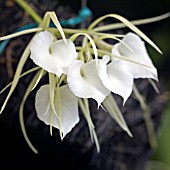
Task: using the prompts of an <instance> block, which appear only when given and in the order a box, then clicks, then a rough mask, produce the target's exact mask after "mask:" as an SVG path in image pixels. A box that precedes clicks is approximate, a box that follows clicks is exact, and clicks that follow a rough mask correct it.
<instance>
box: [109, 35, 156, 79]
mask: <svg viewBox="0 0 170 170" xmlns="http://www.w3.org/2000/svg"><path fill="white" fill-rule="evenodd" d="M122 41H123V42H124V43H125V44H126V45H127V46H128V47H130V48H131V49H132V50H133V52H132V51H131V50H130V49H129V48H127V47H126V46H125V45H124V44H123V43H121V42H120V43H117V44H115V45H114V46H113V49H112V53H113V54H115V55H121V56H123V57H127V58H128V59H130V60H132V61H135V62H138V63H140V64H144V65H146V66H149V67H146V66H142V65H139V64H134V63H130V62H126V64H127V69H128V71H129V72H130V73H131V74H132V75H133V77H134V78H152V79H155V80H158V75H157V70H156V68H155V67H154V65H153V63H152V61H151V59H150V57H149V55H148V53H147V51H146V47H145V44H144V42H143V41H142V40H141V39H140V37H139V36H138V35H136V34H134V33H128V34H127V35H126V36H125V37H124V38H123V39H122ZM124 62H125V61H124Z"/></svg>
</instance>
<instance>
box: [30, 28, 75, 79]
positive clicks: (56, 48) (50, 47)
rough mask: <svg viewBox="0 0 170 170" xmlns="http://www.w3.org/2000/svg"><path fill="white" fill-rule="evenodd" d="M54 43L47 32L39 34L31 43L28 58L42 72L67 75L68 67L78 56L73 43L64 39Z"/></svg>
mask: <svg viewBox="0 0 170 170" xmlns="http://www.w3.org/2000/svg"><path fill="white" fill-rule="evenodd" d="M66 41H67V44H66V43H65V41H64V40H57V41H54V38H53V36H52V34H51V33H50V32H48V31H44V32H40V33H39V34H37V35H36V36H35V37H34V39H33V40H32V42H31V47H30V49H31V55H30V58H31V59H32V60H33V61H34V63H35V64H36V65H38V66H40V67H42V68H43V69H44V70H46V71H48V72H50V73H54V74H56V75H57V76H58V77H60V76H61V74H62V73H65V74H67V69H68V66H69V65H70V64H71V63H72V62H73V61H74V60H75V59H76V58H77V56H78V54H77V52H76V48H75V45H74V43H73V42H72V41H71V40H69V39H66Z"/></svg>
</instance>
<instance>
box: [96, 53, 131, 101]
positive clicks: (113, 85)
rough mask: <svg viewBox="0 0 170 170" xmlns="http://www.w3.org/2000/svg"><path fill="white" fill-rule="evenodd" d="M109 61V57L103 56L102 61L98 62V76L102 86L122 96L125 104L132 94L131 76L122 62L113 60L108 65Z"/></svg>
mask: <svg viewBox="0 0 170 170" xmlns="http://www.w3.org/2000/svg"><path fill="white" fill-rule="evenodd" d="M109 60H110V57H109V56H103V59H102V60H100V61H99V65H98V75H99V77H100V79H101V80H102V82H103V84H104V86H105V87H106V88H108V89H109V90H110V91H112V92H113V93H115V94H118V95H120V96H122V97H123V99H124V103H125V102H126V100H127V99H128V97H129V96H130V94H131V92H132V87H133V76H132V75H131V74H130V73H129V72H127V70H126V65H125V64H124V62H122V61H121V60H114V61H113V62H111V63H109ZM108 63H109V64H108ZM107 64H108V65H107Z"/></svg>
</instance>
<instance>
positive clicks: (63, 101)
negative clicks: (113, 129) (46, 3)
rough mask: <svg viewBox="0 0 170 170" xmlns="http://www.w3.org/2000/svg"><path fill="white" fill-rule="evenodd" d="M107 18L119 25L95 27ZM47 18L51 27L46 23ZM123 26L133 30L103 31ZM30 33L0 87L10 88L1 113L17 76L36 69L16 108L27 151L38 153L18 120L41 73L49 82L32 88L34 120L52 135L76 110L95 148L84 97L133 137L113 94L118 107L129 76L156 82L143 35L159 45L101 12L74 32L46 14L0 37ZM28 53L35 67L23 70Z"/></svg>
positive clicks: (69, 123)
mask: <svg viewBox="0 0 170 170" xmlns="http://www.w3.org/2000/svg"><path fill="white" fill-rule="evenodd" d="M108 17H112V18H115V19H118V20H119V21H121V22H122V23H118V24H111V25H106V26H101V27H100V26H98V27H96V26H97V25H98V23H100V22H101V21H102V20H104V19H105V18H108ZM164 17H165V16H164ZM50 19H51V20H52V21H53V22H54V24H55V25H56V28H52V27H49V23H50ZM159 19H160V18H159ZM150 21H151V19H150V20H149V22H150ZM142 22H143V20H142ZM146 22H148V20H146ZM124 26H127V27H129V28H130V29H131V30H132V31H133V32H132V31H131V32H129V33H127V34H126V35H119V34H109V33H105V31H107V30H109V29H110V28H111V29H114V28H122V27H124ZM32 32H36V34H35V36H34V37H33V38H32V40H31V41H30V43H29V44H28V46H27V47H26V48H25V51H24V53H23V55H22V56H21V59H20V62H19V64H18V67H17V70H16V73H15V76H14V79H13V82H12V83H10V84H9V85H8V86H7V87H5V88H4V89H3V90H2V91H1V92H3V91H4V90H5V89H6V88H8V87H9V86H11V88H10V91H9V94H8V96H7V98H6V100H5V102H4V104H3V106H2V108H1V112H2V111H3V109H4V108H5V106H6V104H7V102H8V100H9V98H10V96H11V94H12V92H13V91H14V89H15V87H16V86H17V83H18V81H19V79H20V78H21V77H23V76H25V75H27V74H29V73H31V72H36V74H35V76H34V78H33V79H32V81H31V82H30V84H29V86H28V88H27V91H26V93H25V95H24V97H23V100H22V103H21V106H20V110H19V112H20V123H21V128H22V131H23V134H24V137H25V139H26V141H27V142H28V144H29V146H30V147H31V149H33V151H35V152H36V153H37V150H36V149H35V148H34V146H33V145H32V144H31V142H30V141H29V138H28V136H27V134H26V130H25V126H24V123H23V122H24V121H23V110H24V103H25V101H26V99H27V97H28V95H29V94H30V92H31V91H32V90H33V89H34V88H35V87H36V86H37V84H38V83H39V81H40V80H41V78H43V77H44V76H45V75H46V74H48V77H49V83H48V84H45V85H42V86H41V87H40V88H39V90H38V91H37V92H36V96H35V109H36V113H37V116H38V118H39V119H40V120H41V121H43V122H44V123H45V124H46V125H50V133H51V135H52V127H55V128H57V129H59V132H60V137H61V139H63V138H64V137H65V136H66V135H67V134H68V133H69V132H70V131H71V130H72V129H73V127H75V125H76V124H77V123H78V122H79V108H80V110H81V111H82V113H83V114H84V117H85V119H86V120H87V124H88V127H89V131H90V135H91V138H92V141H95V143H96V146H97V150H98V151H99V150H100V147H99V143H98V140H97V135H96V133H95V126H94V124H93V121H92V119H91V116H90V110H89V101H88V99H94V100H95V101H96V102H97V105H98V108H99V107H101V108H102V109H104V110H105V111H106V112H108V113H109V114H110V115H111V116H112V117H113V119H115V121H116V122H117V123H118V124H119V125H120V126H121V127H122V129H123V130H125V131H126V132H127V133H128V134H129V135H130V136H132V134H131V132H130V130H129V129H128V127H127V124H126V122H125V120H124V118H123V116H122V114H121V112H120V110H119V108H118V106H117V104H116V101H115V99H114V98H113V95H112V94H113V93H114V94H117V95H119V96H121V97H122V99H123V101H122V105H124V104H125V102H126V101H127V100H128V98H129V96H130V95H131V93H132V91H133V89H134V79H138V78H148V79H153V80H155V81H158V74H157V69H156V68H155V67H154V65H153V63H152V61H151V59H150V57H149V55H148V53H147V50H146V47H145V43H144V41H143V40H142V39H144V40H145V41H146V42H148V43H149V44H150V45H151V46H153V47H154V48H155V49H156V50H157V51H158V52H160V50H159V48H158V47H157V46H156V45H155V44H154V43H153V42H152V41H151V40H150V39H149V38H148V37H147V36H146V35H145V34H144V33H142V32H141V31H140V30H139V29H138V28H137V27H136V26H134V25H133V22H129V21H128V20H127V19H125V18H123V17H122V16H119V15H117V14H109V15H106V16H103V17H101V18H99V19H97V20H95V21H94V22H93V23H92V24H91V25H90V26H89V27H88V28H87V29H82V30H78V29H77V30H76V29H66V28H62V27H61V25H60V23H59V21H58V19H57V16H56V15H55V13H54V12H47V13H46V14H45V17H44V19H43V20H42V23H41V24H40V26H39V27H38V28H34V29H29V30H26V31H21V32H18V33H14V34H12V35H9V36H5V37H1V38H0V40H4V39H8V38H13V37H16V36H20V35H23V34H28V33H32ZM79 36H83V40H82V45H79V46H78V45H76V41H75V40H76V38H77V37H79ZM105 39H114V40H116V41H117V43H115V44H114V45H112V44H109V43H107V42H106V41H105ZM29 57H30V58H31V59H32V61H33V62H34V63H35V65H36V67H34V68H32V69H30V70H28V71H26V72H25V73H22V69H23V67H24V64H25V62H26V61H27V59H28V58H29ZM151 82H152V81H151Z"/></svg>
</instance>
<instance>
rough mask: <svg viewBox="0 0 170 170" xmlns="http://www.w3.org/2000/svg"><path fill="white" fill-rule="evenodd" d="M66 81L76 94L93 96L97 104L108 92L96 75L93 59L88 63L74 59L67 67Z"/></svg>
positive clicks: (86, 96) (85, 96) (99, 103)
mask: <svg viewBox="0 0 170 170" xmlns="http://www.w3.org/2000/svg"><path fill="white" fill-rule="evenodd" d="M67 81H68V85H69V87H70V89H71V91H72V92H73V93H74V94H75V95H76V96H78V97H81V98H93V99H95V100H96V101H97V103H98V106H100V105H101V103H102V102H103V100H104V99H105V98H106V96H108V95H109V93H110V91H109V90H108V89H107V88H106V87H105V86H104V85H103V83H102V81H101V80H100V78H99V76H98V73H97V68H96V61H95V60H91V61H89V62H88V63H83V62H82V61H80V60H75V61H74V62H73V63H72V64H71V65H70V67H69V68H68V74H67Z"/></svg>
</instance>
